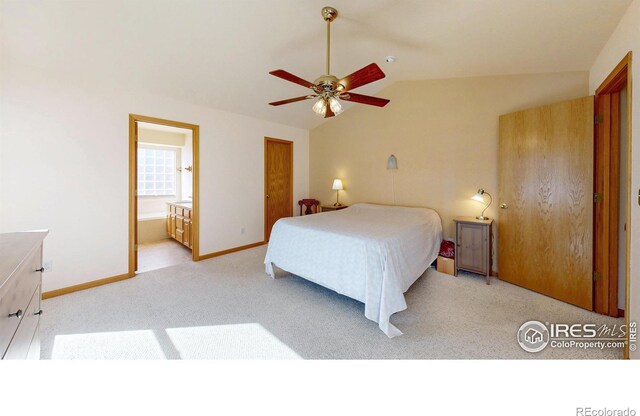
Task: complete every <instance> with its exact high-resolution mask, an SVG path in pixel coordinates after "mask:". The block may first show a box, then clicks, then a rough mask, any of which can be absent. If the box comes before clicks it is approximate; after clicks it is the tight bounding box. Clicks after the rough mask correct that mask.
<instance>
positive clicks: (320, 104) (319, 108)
mask: <svg viewBox="0 0 640 416" xmlns="http://www.w3.org/2000/svg"><path fill="white" fill-rule="evenodd" d="M311 108H312V109H313V112H314V113H316V114H317V115H319V116H320V117H324V116H325V115H326V114H327V102H326V101H325V100H324V98H322V97H320V98H318V99H317V100H316V103H315V104H314V105H313V107H311Z"/></svg>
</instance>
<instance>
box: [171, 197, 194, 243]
mask: <svg viewBox="0 0 640 416" xmlns="http://www.w3.org/2000/svg"><path fill="white" fill-rule="evenodd" d="M167 210H168V212H167V234H169V235H170V236H171V238H173V239H174V240H176V241H178V242H179V243H181V244H183V245H184V246H186V247H189V248H192V247H193V223H192V219H193V216H192V213H193V204H192V203H191V202H167Z"/></svg>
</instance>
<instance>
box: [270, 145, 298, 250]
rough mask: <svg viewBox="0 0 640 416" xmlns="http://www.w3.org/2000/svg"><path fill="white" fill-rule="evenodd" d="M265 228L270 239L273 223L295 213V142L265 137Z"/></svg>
mask: <svg viewBox="0 0 640 416" xmlns="http://www.w3.org/2000/svg"><path fill="white" fill-rule="evenodd" d="M264 149H265V153H264V154H265V157H264V163H265V186H264V189H265V230H264V239H265V241H269V236H270V235H271V229H272V228H273V224H275V222H276V221H278V220H279V219H280V218H283V217H291V216H292V215H293V143H292V142H289V141H285V140H279V139H271V138H265V144H264Z"/></svg>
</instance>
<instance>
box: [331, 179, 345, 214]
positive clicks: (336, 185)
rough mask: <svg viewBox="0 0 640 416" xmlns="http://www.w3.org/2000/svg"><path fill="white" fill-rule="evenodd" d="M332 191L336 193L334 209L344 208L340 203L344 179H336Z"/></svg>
mask: <svg viewBox="0 0 640 416" xmlns="http://www.w3.org/2000/svg"><path fill="white" fill-rule="evenodd" d="M331 189H333V190H334V191H336V203H335V204H333V206H334V207H340V206H342V204H341V203H340V199H339V193H340V191H342V190H343V189H344V188H343V187H342V179H334V180H333V186H332V187H331Z"/></svg>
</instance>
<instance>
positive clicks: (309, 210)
mask: <svg viewBox="0 0 640 416" xmlns="http://www.w3.org/2000/svg"><path fill="white" fill-rule="evenodd" d="M298 205H300V215H309V214H317V213H318V206H319V205H320V201H318V200H317V199H301V200H300V201H298ZM303 205H304V206H305V207H306V209H305V210H304V214H303V213H302V206H303Z"/></svg>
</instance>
